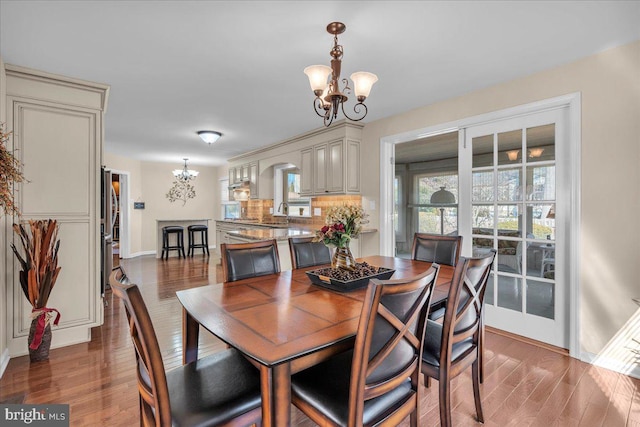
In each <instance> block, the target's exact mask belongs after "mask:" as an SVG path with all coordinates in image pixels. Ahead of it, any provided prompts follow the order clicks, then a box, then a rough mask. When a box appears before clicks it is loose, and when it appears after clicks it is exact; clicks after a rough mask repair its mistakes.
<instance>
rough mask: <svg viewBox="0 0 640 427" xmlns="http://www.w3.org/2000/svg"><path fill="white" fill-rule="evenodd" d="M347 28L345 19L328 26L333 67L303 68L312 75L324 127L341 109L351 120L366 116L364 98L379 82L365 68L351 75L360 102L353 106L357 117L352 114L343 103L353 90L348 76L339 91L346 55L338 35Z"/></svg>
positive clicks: (312, 84)
mask: <svg viewBox="0 0 640 427" xmlns="http://www.w3.org/2000/svg"><path fill="white" fill-rule="evenodd" d="M346 28H347V27H346V26H345V25H344V24H343V23H342V22H332V23H330V24H329V25H327V32H328V33H329V34H333V48H332V49H331V51H330V52H329V55H330V56H331V66H330V67H328V66H326V65H310V66H309V67H307V68H305V69H304V73H305V74H306V75H307V77H308V78H309V85H310V86H311V90H312V91H313V94H314V95H315V96H316V97H315V99H314V100H313V109H314V110H315V112H316V114H317V115H318V116H320V117H322V118H323V120H324V125H325V126H330V125H331V123H332V122H333V120H334V119H335V118H337V117H338V111H339V110H342V114H344V116H345V117H346V118H348V119H349V120H353V121H358V120H362V119H364V118H365V116H366V115H367V112H368V110H367V106H366V105H365V104H364V101H365V99H367V97H368V96H369V94H370V93H371V87H372V86H373V84H374V83H375V82H377V81H378V77H377V76H376V75H375V74H372V73H368V72H366V71H358V72H356V73H353V74H351V80H352V81H353V91H354V94H355V96H356V100H357V102H356V104H355V105H354V106H353V112H354V113H355V116H353V117H351V116H349V115H348V114H347V113H346V111H345V109H344V104H345V102H347V100H348V99H349V98H348V97H347V96H346V94H349V93H351V87H349V81H348V80H347V79H346V78H345V79H342V84H343V87H342V90H340V86H339V84H338V82H339V81H340V70H341V68H342V55H343V48H342V46H341V45H339V44H338V34H342V33H344V31H345V29H346Z"/></svg>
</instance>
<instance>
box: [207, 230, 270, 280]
mask: <svg viewBox="0 0 640 427" xmlns="http://www.w3.org/2000/svg"><path fill="white" fill-rule="evenodd" d="M220 253H221V255H222V277H223V279H222V280H223V281H224V282H234V281H236V280H241V279H247V278H249V277H256V276H264V275H266V274H274V273H279V272H280V259H279V258H278V245H277V243H276V241H275V240H264V241H260V242H251V243H222V244H221V245H220Z"/></svg>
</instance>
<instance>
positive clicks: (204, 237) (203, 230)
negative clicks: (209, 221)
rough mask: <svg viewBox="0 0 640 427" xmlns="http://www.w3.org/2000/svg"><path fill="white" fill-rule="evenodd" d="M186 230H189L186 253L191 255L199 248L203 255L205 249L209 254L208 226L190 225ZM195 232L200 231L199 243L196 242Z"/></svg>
mask: <svg viewBox="0 0 640 427" xmlns="http://www.w3.org/2000/svg"><path fill="white" fill-rule="evenodd" d="M187 230H188V232H189V250H188V251H187V253H188V254H189V255H190V256H193V254H194V253H195V252H196V249H197V248H200V249H202V254H203V255H204V253H205V251H206V253H207V255H209V227H207V226H206V225H190V226H189V227H187ZM196 233H200V243H196Z"/></svg>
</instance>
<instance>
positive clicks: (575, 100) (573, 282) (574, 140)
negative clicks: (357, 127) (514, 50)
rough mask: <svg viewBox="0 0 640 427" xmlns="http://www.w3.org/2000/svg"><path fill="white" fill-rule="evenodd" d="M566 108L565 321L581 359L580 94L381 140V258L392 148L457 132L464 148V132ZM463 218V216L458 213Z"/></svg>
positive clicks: (388, 238) (386, 248) (386, 236)
mask: <svg viewBox="0 0 640 427" xmlns="http://www.w3.org/2000/svg"><path fill="white" fill-rule="evenodd" d="M562 107H567V108H568V117H569V118H568V123H567V128H568V143H569V153H570V154H569V161H568V163H569V164H568V166H569V172H568V173H569V175H570V177H571V179H570V190H569V192H570V201H569V203H568V211H569V215H568V218H569V221H570V224H568V225H567V229H568V234H569V236H568V239H567V245H568V246H569V250H568V260H569V262H568V264H567V269H568V274H569V283H568V288H569V289H568V291H569V294H568V303H569V307H568V311H569V315H568V320H569V355H570V356H571V357H574V358H577V359H580V354H581V352H580V280H579V279H580V255H581V253H580V233H579V231H580V206H581V200H580V189H581V176H580V168H581V162H580V158H581V153H580V142H581V139H582V137H581V120H580V118H581V94H580V92H575V93H571V94H567V95H563V96H559V97H555V98H550V99H545V100H542V101H536V102H532V103H528V104H523V105H519V106H516V107H511V108H506V109H503V110H497V111H493V112H490V113H485V114H480V115H477V116H472V117H467V118H462V119H459V120H454V121H451V122H447V123H442V124H438V125H433V126H428V127H425V128H421V129H415V130H411V131H407V132H403V133H399V134H395V135H389V136H385V137H382V138H380V254H381V255H385V256H393V254H394V248H395V234H394V232H393V230H394V227H393V205H394V203H393V180H394V177H395V166H394V157H395V145H396V144H399V143H403V142H409V141H413V140H416V139H419V138H426V137H431V136H435V135H439V134H443V133H448V132H455V131H458V145H459V147H460V148H463V147H464V144H465V129H466V128H467V127H470V126H477V125H481V124H485V123H491V122H495V121H500V120H504V119H508V118H511V117H516V116H521V115H527V114H531V113H536V112H540V111H545V110H549V109H555V108H562ZM458 214H459V215H460V216H462V215H463V214H464V212H462V211H459V212H458ZM470 244H471V243H470V242H468V244H467V245H464V246H463V248H462V249H463V254H467V255H468V254H470Z"/></svg>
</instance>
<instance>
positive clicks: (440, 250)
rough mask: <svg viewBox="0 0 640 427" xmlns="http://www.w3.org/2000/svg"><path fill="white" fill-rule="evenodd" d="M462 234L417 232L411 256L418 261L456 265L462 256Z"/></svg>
mask: <svg viewBox="0 0 640 427" xmlns="http://www.w3.org/2000/svg"><path fill="white" fill-rule="evenodd" d="M461 248H462V236H442V235H440V234H427V233H415V234H414V235H413V246H412V248H411V258H412V259H414V260H417V261H427V262H437V263H438V264H440V265H451V266H454V267H455V266H456V264H457V263H458V259H459V258H460V250H461Z"/></svg>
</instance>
